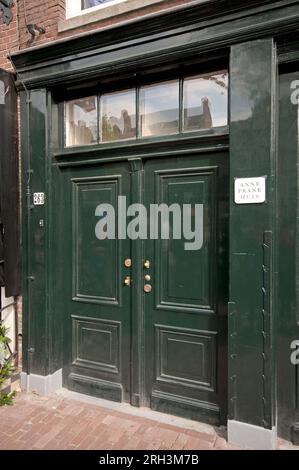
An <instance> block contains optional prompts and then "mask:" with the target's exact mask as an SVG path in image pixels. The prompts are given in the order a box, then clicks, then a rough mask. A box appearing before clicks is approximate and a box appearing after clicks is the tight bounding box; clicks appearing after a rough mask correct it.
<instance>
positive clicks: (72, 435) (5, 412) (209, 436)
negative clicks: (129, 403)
mask: <svg viewBox="0 0 299 470" xmlns="http://www.w3.org/2000/svg"><path fill="white" fill-rule="evenodd" d="M0 422H1V428H0V449H1V450H24V449H25V450H29V449H33V450H56V449H57V450H60V449H63V450H69V449H71V450H77V449H78V450H79V449H84V450H88V449H90V450H102V449H103V450H113V449H114V450H135V449H136V450H137V449H141V450H211V449H214V450H217V449H219V450H220V449H221V450H222V449H227V450H229V449H237V447H234V446H231V445H228V444H227V442H226V440H225V430H224V429H223V428H219V429H218V428H216V429H215V428H212V427H211V426H206V425H202V424H199V425H196V426H195V427H196V430H194V429H192V426H191V429H187V428H182V427H178V426H175V425H172V424H167V423H165V422H159V421H157V420H152V419H147V418H144V417H141V416H136V415H134V414H133V415H132V414H127V413H123V412H119V411H117V410H115V409H110V408H106V407H102V406H98V405H97V404H92V403H85V402H81V401H77V400H74V399H69V398H67V397H65V396H63V395H61V394H54V395H52V396H50V397H39V396H37V395H34V394H26V393H21V394H19V395H18V397H17V399H16V401H15V404H14V406H12V407H4V408H0ZM281 445H282V446H284V447H288V446H289V445H288V444H287V445H286V443H283V442H281ZM288 448H289V447H288Z"/></svg>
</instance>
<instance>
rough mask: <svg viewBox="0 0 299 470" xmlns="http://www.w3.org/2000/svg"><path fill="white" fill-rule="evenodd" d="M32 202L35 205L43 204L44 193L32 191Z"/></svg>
mask: <svg viewBox="0 0 299 470" xmlns="http://www.w3.org/2000/svg"><path fill="white" fill-rule="evenodd" d="M33 204H34V205H35V206H44V205H45V193H34V195H33Z"/></svg>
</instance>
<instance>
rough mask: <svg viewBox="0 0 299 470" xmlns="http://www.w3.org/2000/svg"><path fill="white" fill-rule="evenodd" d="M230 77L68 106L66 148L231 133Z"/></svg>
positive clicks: (200, 78) (212, 76)
mask: <svg viewBox="0 0 299 470" xmlns="http://www.w3.org/2000/svg"><path fill="white" fill-rule="evenodd" d="M227 124H228V72H227V71H226V70H223V71H219V72H216V73H208V74H204V75H196V76H191V77H186V78H184V79H175V80H168V81H164V82H159V83H155V84H149V85H142V86H138V87H136V88H131V89H124V90H121V91H115V92H109V93H103V94H100V95H94V96H89V97H86V98H80V99H75V100H71V101H67V102H65V145H66V147H73V146H78V145H91V144H97V143H105V142H113V141H121V140H129V139H144V138H150V137H158V136H167V135H173V134H179V133H184V132H192V131H204V130H211V129H214V128H219V127H225V126H227Z"/></svg>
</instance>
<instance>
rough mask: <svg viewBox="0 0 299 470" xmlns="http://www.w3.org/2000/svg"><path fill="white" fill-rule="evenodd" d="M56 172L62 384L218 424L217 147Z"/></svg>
mask: <svg viewBox="0 0 299 470" xmlns="http://www.w3.org/2000/svg"><path fill="white" fill-rule="evenodd" d="M61 176H62V177H61V184H62V186H63V193H64V197H63V198H62V204H61V207H60V209H59V210H61V211H62V212H61V213H62V216H61V218H60V220H61V221H63V225H64V226H63V227H62V228H63V230H62V233H63V234H64V236H63V240H62V243H63V256H64V262H63V269H62V272H61V273H60V280H61V282H62V283H63V286H64V289H63V299H62V303H61V305H62V310H63V338H64V368H63V377H64V386H66V387H67V388H69V389H71V390H75V391H77V392H81V393H85V394H89V395H93V396H97V397H101V398H105V399H109V400H114V401H125V402H129V403H131V404H133V405H135V406H147V407H151V408H152V409H155V410H159V411H163V412H168V413H171V414H176V415H181V416H184V417H186V418H192V419H198V420H202V421H207V422H211V423H215V424H217V423H220V422H225V420H226V400H227V397H226V389H227V357H226V355H227V301H228V266H227V258H228V256H227V255H228V155H227V154H226V153H213V154H212V153H211V154H210V153H209V154H203V153H198V154H196V155H194V154H193V155H191V156H188V155H184V156H182V157H173V158H149V159H146V160H144V161H143V160H138V159H137V160H136V159H132V160H126V161H121V162H120V161H118V162H111V163H103V164H99V165H91V166H86V167H81V166H80V167H70V168H68V169H65V170H63V174H62V175H61ZM161 205H162V206H161ZM178 208H179V209H180V210H179V211H178ZM173 210H176V211H177V212H173ZM161 214H162V217H161ZM179 215H181V219H179ZM155 224H156V226H155ZM165 224H168V230H167V225H165ZM167 231H168V234H167ZM180 232H181V237H180V236H179V235H180ZM105 233H106V234H107V236H108V237H109V238H105ZM103 234H104V235H103Z"/></svg>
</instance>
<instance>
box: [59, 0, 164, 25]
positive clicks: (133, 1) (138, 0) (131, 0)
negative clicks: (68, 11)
mask: <svg viewBox="0 0 299 470" xmlns="http://www.w3.org/2000/svg"><path fill="white" fill-rule="evenodd" d="M159 3H164V1H163V0H128V1H126V2H123V3H117V4H116V5H111V6H107V7H106V8H101V9H99V10H95V11H92V12H90V13H84V14H82V15H79V16H74V17H73V18H68V19H67V20H64V21H61V22H60V23H58V33H63V32H65V31H69V30H71V29H75V28H81V27H82V26H86V25H89V24H92V23H98V22H101V21H104V20H108V19H111V18H112V19H113V18H115V17H117V16H119V17H120V19H119V20H120V21H121V16H122V15H124V16H125V15H127V14H128V13H131V12H133V11H134V10H142V9H144V8H146V7H148V6H152V5H153V4H159Z"/></svg>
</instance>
